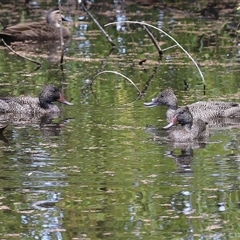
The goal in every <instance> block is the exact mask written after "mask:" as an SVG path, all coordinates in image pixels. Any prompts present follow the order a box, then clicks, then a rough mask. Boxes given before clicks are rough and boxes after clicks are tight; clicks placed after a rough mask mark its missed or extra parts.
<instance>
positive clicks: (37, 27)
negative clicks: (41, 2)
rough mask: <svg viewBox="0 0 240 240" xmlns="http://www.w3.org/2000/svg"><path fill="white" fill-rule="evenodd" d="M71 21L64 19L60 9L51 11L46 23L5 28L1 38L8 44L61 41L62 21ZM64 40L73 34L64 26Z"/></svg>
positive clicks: (0, 33) (21, 24)
mask: <svg viewBox="0 0 240 240" xmlns="http://www.w3.org/2000/svg"><path fill="white" fill-rule="evenodd" d="M61 20H63V21H71V20H70V19H68V18H66V17H64V16H63V15H62V13H61V12H60V11H59V10H58V9H50V10H49V11H48V12H47V15H46V21H41V22H29V23H28V22H26V23H19V24H17V25H13V26H9V27H5V28H4V29H3V30H2V32H0V38H2V39H4V41H5V42H6V43H8V44H10V43H11V42H17V41H18V42H19V41H21V42H23V41H49V40H59V39H60V31H61V30H60V29H61V26H60V21H61ZM62 36H63V38H69V37H70V36H71V33H70V31H69V29H68V28H67V27H64V26H62Z"/></svg>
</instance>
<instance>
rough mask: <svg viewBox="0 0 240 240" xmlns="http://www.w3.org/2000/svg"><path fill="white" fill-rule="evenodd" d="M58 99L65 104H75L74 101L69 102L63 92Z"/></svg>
mask: <svg viewBox="0 0 240 240" xmlns="http://www.w3.org/2000/svg"><path fill="white" fill-rule="evenodd" d="M57 101H58V102H60V103H63V104H67V105H70V106H72V105H73V103H70V102H68V101H67V100H66V99H65V98H64V97H63V95H62V94H60V98H59V99H58V100H57Z"/></svg>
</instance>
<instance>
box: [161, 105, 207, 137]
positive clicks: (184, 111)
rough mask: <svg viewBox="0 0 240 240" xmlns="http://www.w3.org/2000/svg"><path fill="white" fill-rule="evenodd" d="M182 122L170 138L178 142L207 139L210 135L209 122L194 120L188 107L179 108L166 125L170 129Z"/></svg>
mask: <svg viewBox="0 0 240 240" xmlns="http://www.w3.org/2000/svg"><path fill="white" fill-rule="evenodd" d="M176 124H180V125H181V127H180V128H177V129H176V130H173V131H172V132H171V133H170V134H169V139H170V140H172V141H176V142H189V141H195V140H197V141H200V140H201V141H205V140H206V139H207V137H209V130H208V127H207V123H206V122H204V121H203V120H201V119H196V120H193V116H192V114H191V112H190V111H189V108H188V107H181V108H178V109H177V110H176V112H175V114H174V116H173V118H172V119H171V122H170V123H169V124H168V125H167V126H166V127H164V129H168V128H170V127H172V126H173V125H176Z"/></svg>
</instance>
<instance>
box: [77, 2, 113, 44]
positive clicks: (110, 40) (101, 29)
mask: <svg viewBox="0 0 240 240" xmlns="http://www.w3.org/2000/svg"><path fill="white" fill-rule="evenodd" d="M80 4H81V6H82V8H83V10H84V11H85V12H86V13H87V14H88V15H89V16H90V18H91V19H92V20H93V21H94V23H95V24H96V25H97V26H98V28H99V29H100V31H101V32H102V33H103V35H104V36H105V37H106V38H107V40H108V41H109V42H110V43H111V45H112V47H115V46H116V44H115V43H114V42H113V40H112V39H111V38H110V36H109V35H108V34H107V32H106V31H105V30H104V29H103V28H102V26H101V25H100V24H99V22H98V21H97V20H96V19H95V18H94V17H93V15H92V14H91V13H90V12H89V11H88V10H87V8H86V7H85V6H84V3H83V1H81V2H80Z"/></svg>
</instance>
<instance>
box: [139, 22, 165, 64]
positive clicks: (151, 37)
mask: <svg viewBox="0 0 240 240" xmlns="http://www.w3.org/2000/svg"><path fill="white" fill-rule="evenodd" d="M141 25H142V24H141ZM142 27H143V29H144V30H145V31H146V32H147V34H148V36H149V37H150V39H151V40H152V42H153V44H154V46H155V47H156V49H157V51H158V55H159V59H158V60H159V61H161V60H162V55H163V51H162V49H161V48H160V46H159V45H158V43H157V40H156V39H155V38H154V36H153V34H152V33H151V32H150V31H149V29H148V28H147V27H146V26H144V25H142Z"/></svg>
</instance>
